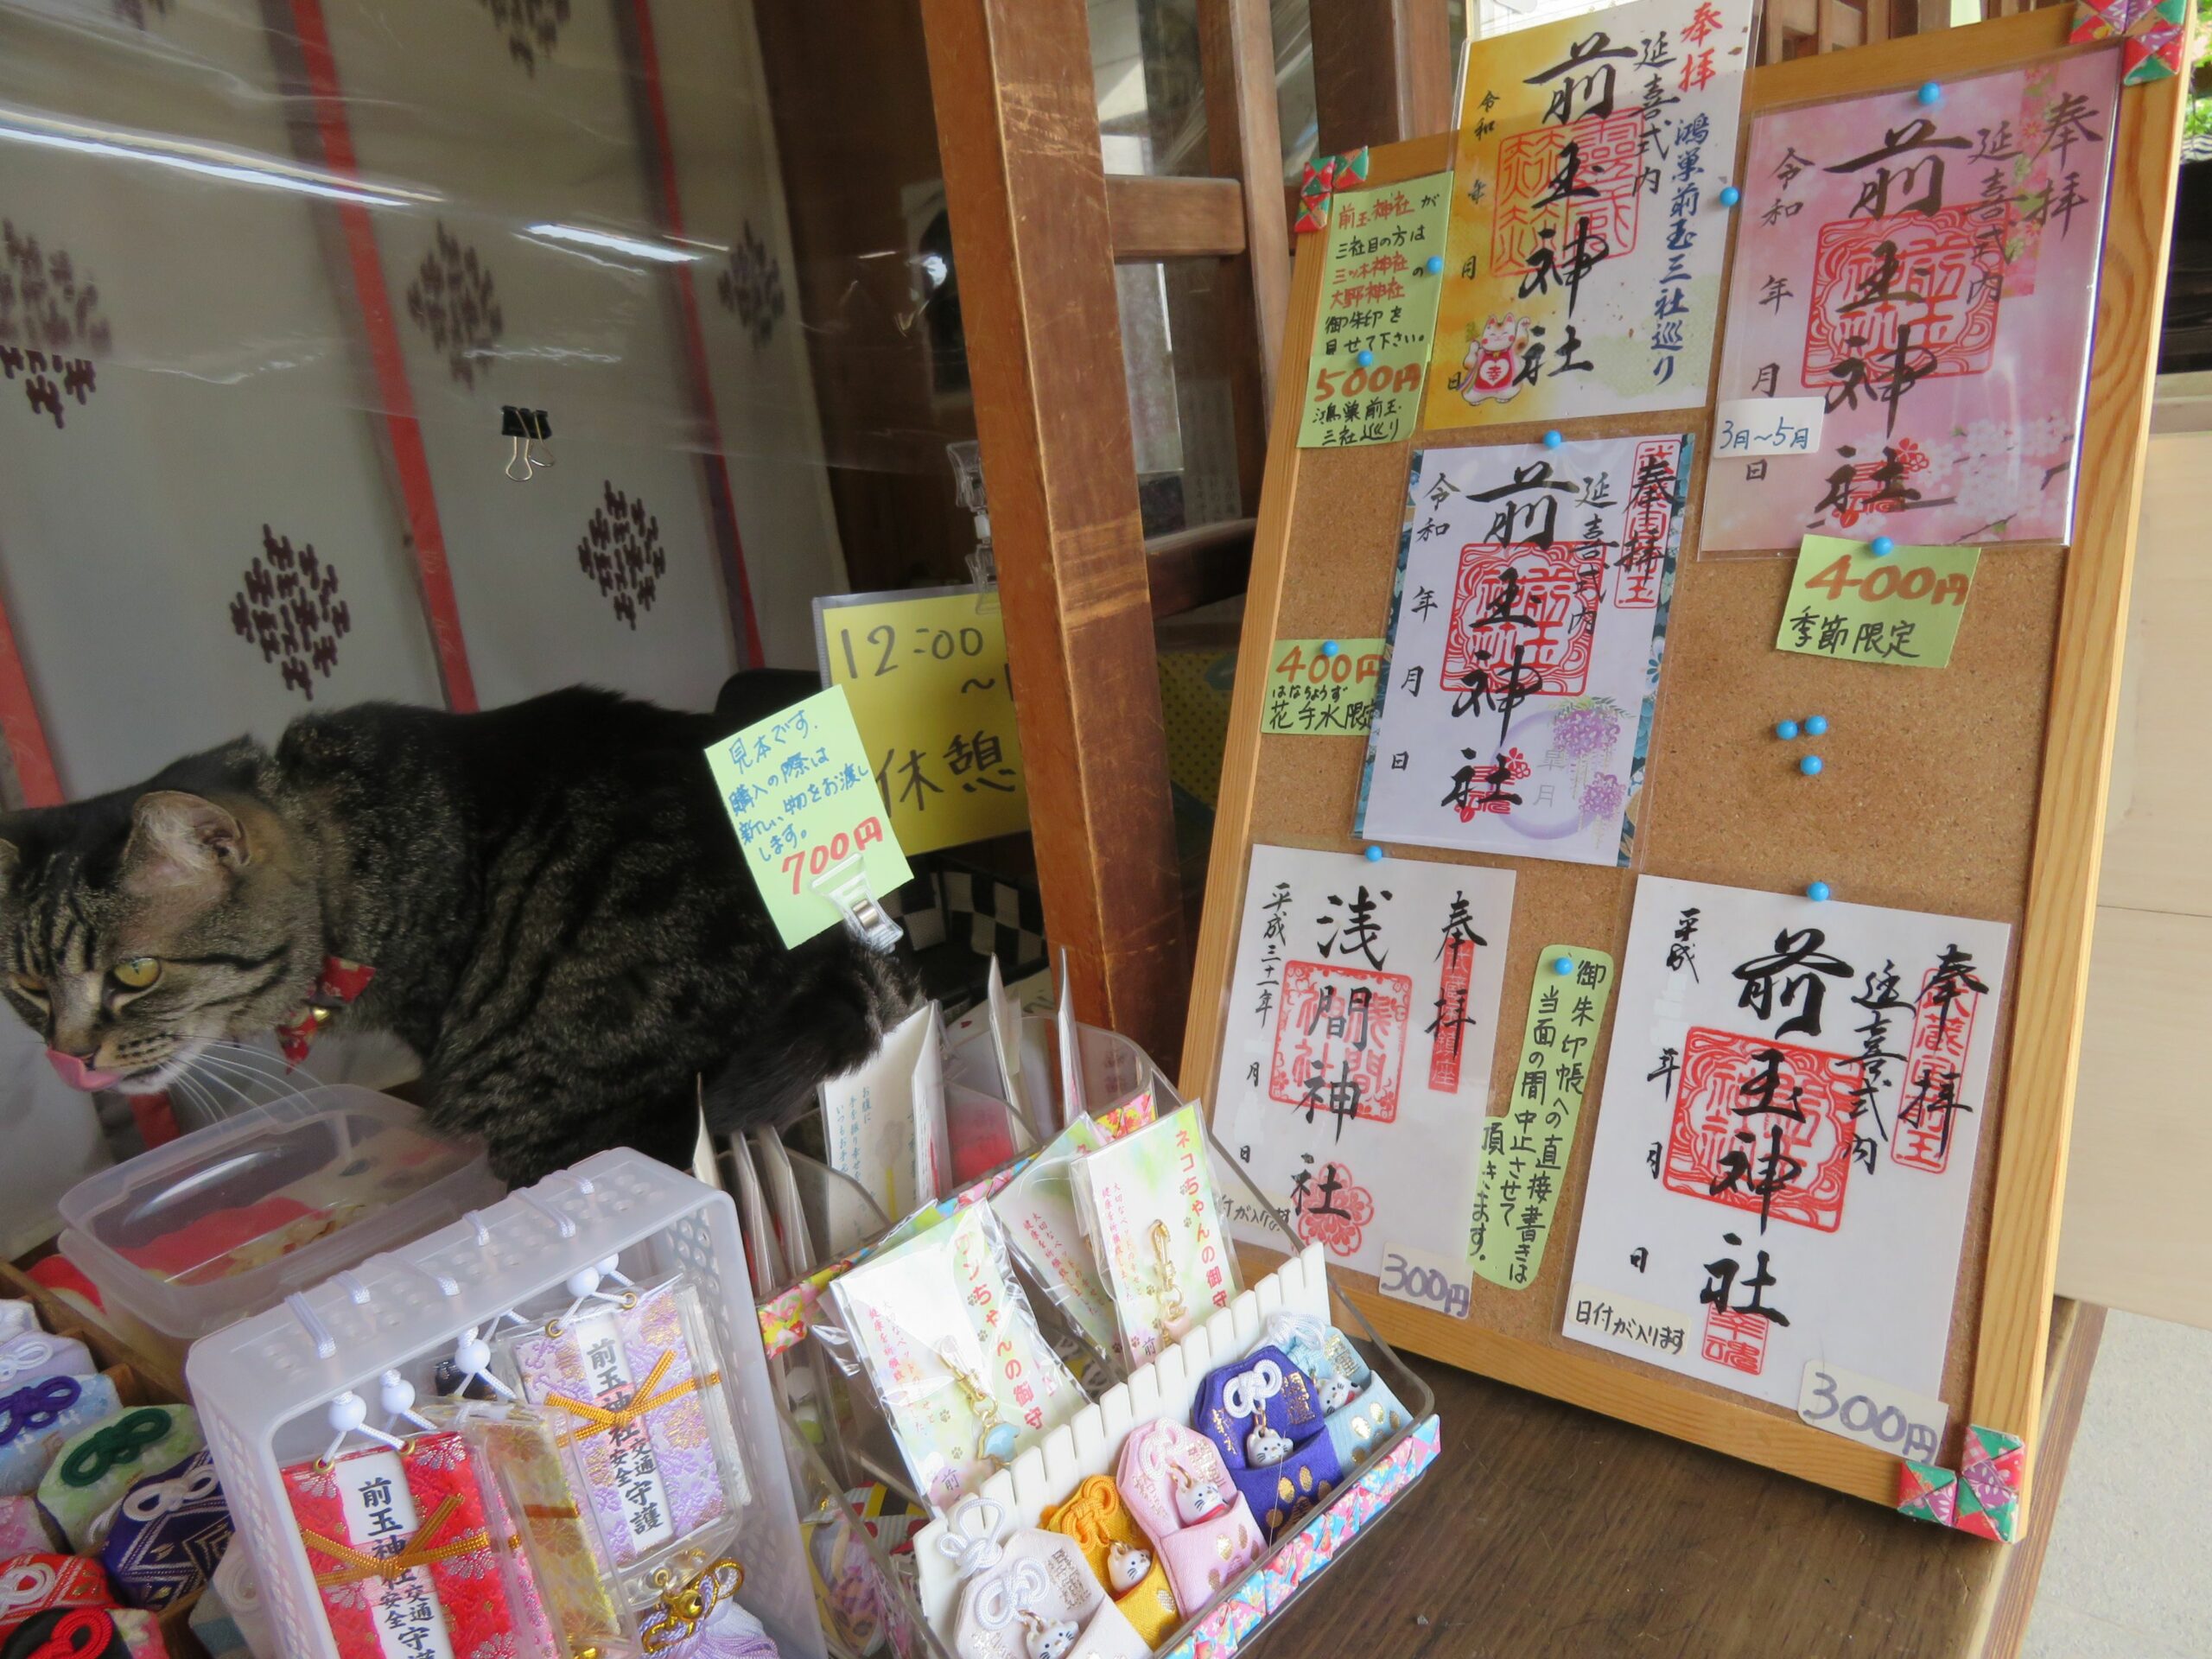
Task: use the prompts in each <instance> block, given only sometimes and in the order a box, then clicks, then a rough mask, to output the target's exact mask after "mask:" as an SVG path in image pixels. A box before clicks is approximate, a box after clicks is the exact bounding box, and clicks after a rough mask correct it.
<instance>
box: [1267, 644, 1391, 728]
mask: <svg viewBox="0 0 2212 1659" xmlns="http://www.w3.org/2000/svg"><path fill="white" fill-rule="evenodd" d="M1332 643H1333V644H1334V645H1335V646H1336V648H1337V649H1336V651H1335V652H1334V653H1333V654H1330V653H1325V652H1323V651H1322V649H1321V647H1322V646H1323V645H1329V644H1332ZM1382 678H1383V642H1382V641H1381V640H1380V639H1338V640H1335V641H1330V640H1326V639H1278V640H1276V641H1275V645H1274V661H1273V662H1271V663H1269V664H1268V698H1267V701H1266V702H1264V703H1263V704H1262V705H1261V709H1260V729H1261V730H1262V731H1263V732H1274V733H1279V734H1288V735H1291V736H1295V737H1364V736H1366V735H1367V728H1368V724H1369V722H1370V721H1372V720H1373V719H1374V718H1375V691H1376V687H1377V686H1378V685H1380V684H1381V683H1382Z"/></svg>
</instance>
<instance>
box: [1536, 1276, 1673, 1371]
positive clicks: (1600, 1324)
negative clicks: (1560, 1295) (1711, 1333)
mask: <svg viewBox="0 0 2212 1659" xmlns="http://www.w3.org/2000/svg"><path fill="white" fill-rule="evenodd" d="M1566 1328H1567V1334H1568V1335H1569V1336H1577V1335H1580V1336H1586V1337H1592V1338H1604V1339H1605V1344H1606V1345H1607V1346H1609V1347H1610V1346H1611V1345H1612V1344H1616V1343H1618V1344H1621V1347H1620V1350H1619V1351H1621V1352H1623V1353H1626V1354H1630V1355H1632V1356H1634V1357H1637V1358H1639V1359H1642V1358H1646V1357H1649V1356H1650V1355H1652V1354H1679V1353H1681V1351H1683V1350H1684V1349H1685V1348H1688V1347H1689V1346H1690V1345H1691V1344H1690V1322H1689V1321H1688V1319H1685V1318H1683V1317H1682V1315H1681V1314H1680V1313H1675V1311H1674V1310H1673V1309H1672V1308H1669V1307H1660V1306H1656V1305H1655V1304H1653V1303H1650V1302H1644V1301H1638V1300H1637V1299H1636V1298H1635V1297H1633V1296H1622V1295H1618V1294H1615V1293H1614V1292H1612V1291H1610V1290H1597V1289H1593V1288H1592V1287H1590V1286H1588V1285H1577V1286H1575V1287H1574V1288H1573V1290H1571V1291H1569V1292H1568V1293H1567V1327H1566Z"/></svg>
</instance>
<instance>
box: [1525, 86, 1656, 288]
mask: <svg viewBox="0 0 2212 1659" xmlns="http://www.w3.org/2000/svg"><path fill="white" fill-rule="evenodd" d="M1570 149H1572V151H1573V155H1572V156H1570V155H1569V154H1568V152H1569V150H1570ZM1642 168H1643V111H1641V110H1623V111H1620V112H1619V113H1618V114H1615V115H1586V116H1584V117H1583V118H1581V119H1580V121H1572V122H1569V123H1568V124H1567V125H1565V126H1550V125H1547V126H1541V127H1538V128H1536V129H1535V130H1534V131H1531V132H1524V133H1520V134H1518V135H1516V136H1515V137H1510V138H1508V139H1505V140H1504V141H1503V143H1500V144H1499V145H1498V147H1497V195H1496V201H1497V210H1496V213H1495V214H1494V215H1493V217H1492V218H1491V232H1490V258H1491V270H1492V271H1493V273H1495V274H1498V275H1508V276H1515V277H1526V276H1527V275H1528V274H1529V271H1530V270H1533V269H1534V267H1533V266H1531V265H1530V264H1529V255H1530V254H1531V253H1533V252H1534V251H1535V250H1536V249H1537V248H1539V247H1541V246H1542V245H1543V232H1546V231H1549V232H1551V238H1550V245H1551V247H1552V248H1553V250H1554V252H1556V251H1559V250H1561V249H1564V248H1566V247H1567V246H1568V245H1570V244H1571V243H1573V240H1574V239H1575V234H1576V231H1577V228H1578V226H1579V223H1580V221H1581V220H1583V219H1587V220H1588V221H1589V228H1588V231H1587V232H1586V236H1587V239H1588V241H1589V244H1590V245H1591V246H1592V247H1593V248H1600V247H1601V248H1603V249H1605V255H1604V257H1606V258H1617V257H1619V256H1620V255H1622V254H1624V253H1627V252H1628V251H1630V250H1631V249H1633V248H1634V247H1635V246H1636V210H1637V201H1638V200H1639V198H1640V196H1641V195H1642V192H1641V191H1639V190H1638V189H1637V186H1638V185H1639V184H1640V183H1641V182H1642V181H1643V172H1642Z"/></svg>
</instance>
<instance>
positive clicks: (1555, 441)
mask: <svg viewBox="0 0 2212 1659" xmlns="http://www.w3.org/2000/svg"><path fill="white" fill-rule="evenodd" d="M1565 442H1567V440H1566V439H1565V438H1563V437H1561V436H1560V430H1559V429H1558V428H1557V427H1554V428H1553V429H1551V430H1550V431H1548V432H1547V433H1545V434H1544V448H1547V449H1556V448H1559V447H1560V445H1561V444H1562V443H1565Z"/></svg>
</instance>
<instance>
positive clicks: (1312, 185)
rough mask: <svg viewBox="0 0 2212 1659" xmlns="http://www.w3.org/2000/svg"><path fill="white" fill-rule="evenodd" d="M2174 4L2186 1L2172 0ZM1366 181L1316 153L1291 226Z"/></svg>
mask: <svg viewBox="0 0 2212 1659" xmlns="http://www.w3.org/2000/svg"><path fill="white" fill-rule="evenodd" d="M2171 3H2173V4H2176V5H2181V4H2184V3H2186V0H2171ZM1366 182H1367V146H1366V145H1364V144H1362V145H1361V146H1360V147H1359V148H1358V149H1355V150H1353V151H1351V153H1350V154H1349V155H1345V156H1315V157H1314V158H1313V160H1312V161H1310V162H1306V173H1305V176H1303V177H1302V178H1300V180H1299V181H1298V222H1297V224H1296V225H1294V226H1292V228H1293V229H1294V230H1295V231H1296V232H1298V234H1300V236H1303V235H1304V234H1305V233H1306V232H1308V231H1320V230H1326V229H1327V228H1328V225H1329V204H1330V203H1331V202H1332V201H1333V200H1335V199H1336V194H1337V192H1338V191H1339V190H1349V189H1350V188H1351V187H1352V186H1354V185H1356V184H1364V183H1366Z"/></svg>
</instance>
